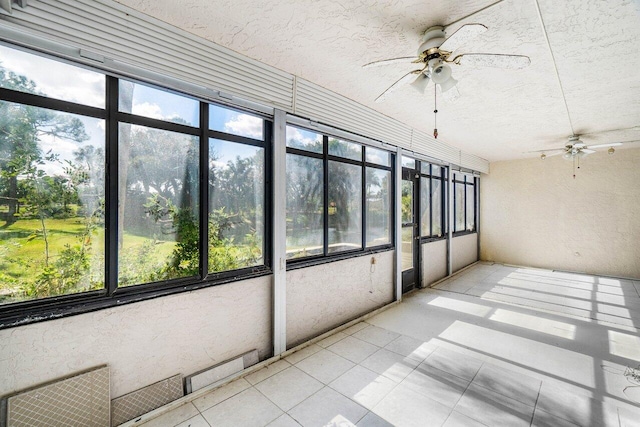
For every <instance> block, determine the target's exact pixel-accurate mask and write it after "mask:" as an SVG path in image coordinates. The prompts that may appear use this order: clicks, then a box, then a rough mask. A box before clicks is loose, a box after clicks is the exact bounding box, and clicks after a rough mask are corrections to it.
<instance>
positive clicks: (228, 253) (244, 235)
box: [208, 139, 264, 273]
mask: <svg viewBox="0 0 640 427" xmlns="http://www.w3.org/2000/svg"><path fill="white" fill-rule="evenodd" d="M263 248H264V148H261V147H254V146H251V145H245V144H238V143H235V142H229V141H222V140H219V139H210V140H209V261H208V262H209V264H208V265H209V272H210V273H215V272H220V271H227V270H235V269H238V268H244V267H251V266H254V265H261V264H264V258H263V256H264V255H263V252H264V249H263Z"/></svg>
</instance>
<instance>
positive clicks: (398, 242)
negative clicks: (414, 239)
mask: <svg viewBox="0 0 640 427" xmlns="http://www.w3.org/2000/svg"><path fill="white" fill-rule="evenodd" d="M395 170H396V182H395V186H394V187H395V204H394V206H393V208H394V218H395V224H394V225H395V230H396V232H395V235H396V236H395V237H396V238H395V247H396V262H395V267H396V283H395V285H396V287H395V297H396V301H402V209H401V207H402V200H401V199H402V149H401V148H398V150H397V152H396V167H395Z"/></svg>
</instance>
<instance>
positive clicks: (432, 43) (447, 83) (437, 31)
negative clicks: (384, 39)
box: [362, 24, 531, 102]
mask: <svg viewBox="0 0 640 427" xmlns="http://www.w3.org/2000/svg"><path fill="white" fill-rule="evenodd" d="M486 30H487V27H486V26H484V25H482V24H465V25H463V26H462V27H460V28H458V30H457V31H455V32H454V33H453V34H451V35H450V36H449V37H446V35H447V30H446V29H445V28H444V27H442V26H435V27H431V28H429V29H427V31H425V33H424V35H423V36H422V40H421V42H420V46H419V47H418V53H417V57H415V56H408V57H400V58H392V59H383V60H380V61H374V62H370V63H368V64H365V65H363V66H362V67H363V68H370V67H377V66H381V65H389V64H398V63H413V64H417V65H418V67H419V68H418V69H415V70H413V71H409V72H408V73H406V74H405V75H404V76H402V77H400V78H399V79H398V80H397V81H396V82H395V83H393V84H392V85H391V86H389V87H388V88H387V89H386V90H385V91H384V92H382V94H380V96H378V97H377V98H376V99H375V102H381V101H383V100H384V99H385V98H386V97H387V96H388V95H390V94H391V93H393V92H394V91H395V90H397V89H398V88H400V87H402V86H404V85H406V84H411V85H412V86H413V87H414V88H416V89H417V90H418V91H419V92H420V93H424V91H425V89H426V88H427V86H428V85H429V82H430V81H433V83H434V84H437V85H440V89H441V90H442V91H443V92H446V91H448V90H451V89H454V88H455V85H456V84H457V83H458V81H457V80H456V79H454V78H453V76H452V71H451V67H450V66H449V64H456V65H462V66H486V67H497V68H510V69H519V68H524V67H526V66H528V65H529V64H530V63H531V60H530V59H529V57H528V56H524V55H507V54H497V53H462V54H459V55H456V56H453V53H454V51H455V50H456V49H458V48H459V47H461V46H463V45H464V44H465V43H467V42H468V41H469V40H471V39H473V38H474V37H476V36H478V35H479V34H482V33H483V32H485V31H486Z"/></svg>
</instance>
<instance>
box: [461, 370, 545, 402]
mask: <svg viewBox="0 0 640 427" xmlns="http://www.w3.org/2000/svg"><path fill="white" fill-rule="evenodd" d="M541 383H542V382H541V381H540V380H538V379H536V378H532V377H529V376H527V375H523V374H519V373H516V372H513V371H510V370H508V369H504V368H499V367H497V366H495V365H492V364H489V363H485V364H484V365H482V367H481V368H480V370H479V371H478V374H477V375H476V376H475V378H474V379H473V384H476V385H479V386H481V387H484V388H488V389H489V390H493V391H495V392H496V393H499V394H501V395H503V396H507V397H510V398H512V399H515V400H517V401H519V402H522V403H524V404H525V405H529V406H535V404H536V401H537V400H538V393H539V392H540V385H541Z"/></svg>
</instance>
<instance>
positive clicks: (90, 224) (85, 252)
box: [0, 101, 105, 304]
mask: <svg viewBox="0 0 640 427" xmlns="http://www.w3.org/2000/svg"><path fill="white" fill-rule="evenodd" d="M0 123H1V124H0V130H1V132H0V304H4V303H10V302H15V301H24V300H31V299H37V298H44V297H51V296H56V295H65V294H73V293H78V292H84V291H89V290H93V289H102V288H104V187H105V181H104V175H105V157H104V147H105V133H104V128H105V123H104V120H99V119H94V118H88V117H82V116H77V115H73V114H67V113H60V112H55V111H51V110H45V109H42V108H37V107H30V106H25V105H19V104H14V103H10V102H4V101H0Z"/></svg>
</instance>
